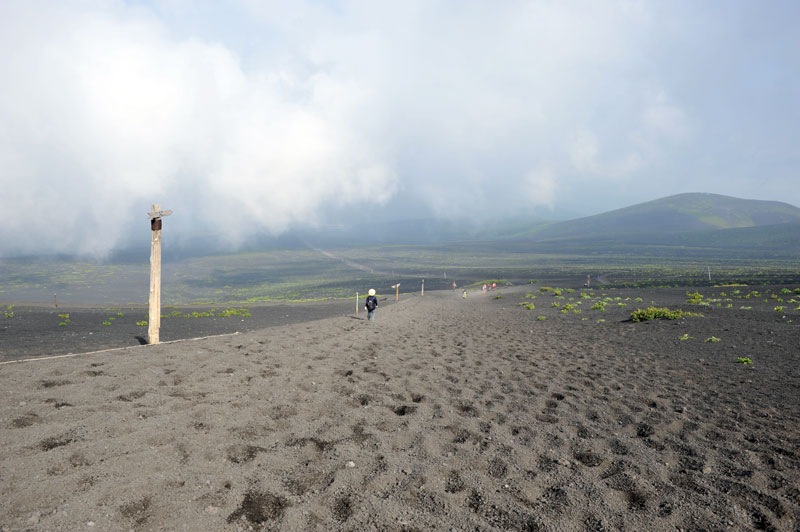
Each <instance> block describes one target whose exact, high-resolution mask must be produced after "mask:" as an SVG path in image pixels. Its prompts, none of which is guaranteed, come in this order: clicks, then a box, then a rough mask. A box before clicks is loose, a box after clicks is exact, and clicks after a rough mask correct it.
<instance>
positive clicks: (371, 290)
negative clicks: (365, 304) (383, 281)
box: [369, 288, 375, 296]
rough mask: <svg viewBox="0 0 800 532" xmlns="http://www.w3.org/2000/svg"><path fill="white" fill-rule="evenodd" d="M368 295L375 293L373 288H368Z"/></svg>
mask: <svg viewBox="0 0 800 532" xmlns="http://www.w3.org/2000/svg"><path fill="white" fill-rule="evenodd" d="M369 295H371V296H374V295H375V289H374V288H370V289H369Z"/></svg>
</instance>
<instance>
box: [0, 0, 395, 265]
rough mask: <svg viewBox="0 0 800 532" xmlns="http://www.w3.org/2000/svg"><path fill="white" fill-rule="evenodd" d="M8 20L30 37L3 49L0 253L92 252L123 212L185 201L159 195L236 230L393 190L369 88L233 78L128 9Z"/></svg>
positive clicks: (107, 241)
mask: <svg viewBox="0 0 800 532" xmlns="http://www.w3.org/2000/svg"><path fill="white" fill-rule="evenodd" d="M39 7H40V8H41V7H43V6H42V5H39ZM48 7H50V6H48ZM5 11H6V13H5V14H6V15H13V16H11V17H9V16H5V17H2V18H3V19H4V20H5V22H4V23H3V26H4V27H5V28H9V27H14V28H23V27H24V28H25V31H17V32H12V33H13V35H12V36H9V34H8V33H6V36H7V37H6V39H4V40H3V42H2V49H1V50H2V54H0V55H1V56H2V59H0V68H2V69H3V76H4V79H5V80H6V81H7V82H8V83H7V84H6V85H5V87H6V88H5V89H4V91H3V92H4V95H3V96H4V98H3V102H4V103H2V104H0V123H2V126H0V128H2V137H0V138H2V143H1V144H0V160H2V161H3V162H4V164H3V169H2V177H1V179H2V182H1V183H2V188H3V189H4V190H5V191H6V193H4V194H3V195H0V210H2V212H4V213H6V215H7V217H8V223H7V224H6V229H10V231H9V235H12V237H11V238H10V239H8V240H6V239H4V240H6V241H5V242H4V245H6V246H10V245H13V244H16V248H17V249H18V250H21V251H26V250H27V249H28V248H30V249H34V248H35V247H40V246H44V247H47V248H50V249H52V250H57V251H72V252H82V253H86V252H88V253H99V254H102V253H103V252H105V251H107V250H108V249H109V248H110V247H112V246H114V245H116V244H118V243H119V242H118V240H119V238H120V237H121V233H120V232H121V230H122V228H123V227H124V226H125V224H126V223H128V222H129V221H130V219H131V217H134V218H136V219H137V221H138V218H137V217H141V218H142V219H143V214H144V212H146V210H147V209H148V208H149V205H150V203H151V202H152V201H160V202H161V203H162V204H163V205H164V207H165V208H170V207H171V205H170V203H172V204H179V205H180V204H181V198H180V197H171V198H170V197H169V196H167V197H164V196H165V194H166V193H167V192H168V191H170V190H181V189H186V188H188V187H191V188H192V189H193V190H192V196H193V199H194V202H195V203H194V204H193V205H191V206H189V205H185V206H184V208H185V209H187V210H188V209H189V208H191V209H194V210H197V211H199V212H204V213H207V214H206V215H205V216H206V217H207V218H213V217H217V216H222V217H224V218H226V219H229V220H235V221H236V222H238V223H233V224H230V225H229V230H230V231H231V233H232V235H233V236H234V237H235V236H240V237H241V236H246V234H247V233H248V232H253V231H256V230H259V229H267V230H270V231H274V232H279V231H282V230H284V229H286V228H287V227H288V226H289V225H290V224H292V223H293V222H297V221H305V222H308V221H314V220H315V219H316V218H317V216H318V212H319V211H320V210H321V209H324V208H325V206H326V205H327V204H328V203H335V204H348V203H358V202H361V201H366V200H373V201H378V202H381V201H385V200H386V199H387V198H388V197H389V196H390V194H391V192H392V191H393V189H394V186H395V184H394V181H395V176H394V175H393V172H392V169H391V167H390V166H389V165H388V164H387V163H386V162H385V160H384V158H383V154H382V153H381V151H380V149H379V147H376V146H374V145H373V144H372V142H371V141H370V138H369V131H368V130H364V129H361V128H360V121H359V119H358V116H357V115H358V111H359V106H360V105H361V103H362V102H364V101H366V100H368V99H369V91H368V90H361V88H360V87H359V86H358V85H357V84H353V83H350V82H347V81H342V80H338V79H333V78H330V77H327V76H325V75H313V76H310V77H307V78H298V77H296V76H294V75H293V74H292V73H287V72H284V71H268V70H262V71H255V72H248V71H244V70H243V68H242V66H241V64H240V61H239V58H238V57H237V55H236V54H235V53H233V52H232V51H231V50H230V49H228V48H227V47H225V46H224V45H222V44H219V43H208V42H203V41H200V40H197V39H187V40H173V39H171V38H170V36H169V33H168V31H167V29H166V28H165V27H163V26H162V25H161V24H160V23H159V21H158V20H156V19H155V18H153V17H152V16H151V15H149V14H148V12H146V11H142V10H134V9H129V8H127V7H126V6H123V5H116V4H109V5H106V6H105V7H104V8H103V9H99V10H93V9H88V10H84V9H81V8H79V7H78V5H77V4H72V5H68V4H66V3H65V4H63V6H62V7H56V8H54V9H38V10H37V9H31V10H25V9H21V8H18V6H13V7H12V9H11V10H10V11H13V12H11V13H10V12H9V9H6V10H5ZM11 20H13V21H14V23H13V25H12V24H11V23H10V21H11ZM2 29H3V28H0V33H1V32H2ZM176 214H180V213H179V211H178V212H176ZM183 214H187V213H186V212H184V213H183ZM194 216H195V217H197V214H195V215H194ZM170 221H172V220H170ZM13 235H19V238H18V239H17V240H16V242H14V238H13ZM33 235H36V237H37V238H35V239H32V238H30V237H31V236H33ZM9 240H11V242H9Z"/></svg>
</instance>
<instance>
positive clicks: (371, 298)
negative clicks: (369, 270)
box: [364, 288, 378, 321]
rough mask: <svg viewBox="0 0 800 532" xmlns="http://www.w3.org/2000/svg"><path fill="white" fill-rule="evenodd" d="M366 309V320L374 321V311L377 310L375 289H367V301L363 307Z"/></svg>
mask: <svg viewBox="0 0 800 532" xmlns="http://www.w3.org/2000/svg"><path fill="white" fill-rule="evenodd" d="M364 308H365V309H367V319H368V320H370V321H374V320H375V309H376V308H378V298H377V297H375V289H374V288H370V289H369V295H368V296H367V301H366V303H365V306H364Z"/></svg>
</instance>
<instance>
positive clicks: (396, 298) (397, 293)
mask: <svg viewBox="0 0 800 532" xmlns="http://www.w3.org/2000/svg"><path fill="white" fill-rule="evenodd" d="M392 288H394V289H396V290H397V291H396V292H395V294H394V300H395V301H400V283H397V284H393V285H392Z"/></svg>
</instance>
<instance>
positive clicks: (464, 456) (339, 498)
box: [0, 287, 800, 532]
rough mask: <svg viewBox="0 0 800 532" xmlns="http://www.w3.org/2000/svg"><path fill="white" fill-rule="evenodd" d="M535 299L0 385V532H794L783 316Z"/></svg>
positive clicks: (233, 343)
mask: <svg viewBox="0 0 800 532" xmlns="http://www.w3.org/2000/svg"><path fill="white" fill-rule="evenodd" d="M533 288H535V287H518V288H515V289H504V290H502V292H503V297H502V299H495V297H496V295H497V294H496V293H490V294H487V295H480V294H475V293H472V294H471V295H470V297H469V298H468V299H467V300H462V299H461V297H460V294H456V293H452V292H437V293H426V295H425V297H424V298H420V297H418V296H417V297H410V296H407V297H405V298H404V299H401V301H400V303H399V304H395V305H383V306H381V307H379V309H378V315H377V321H376V322H374V323H368V322H366V321H364V320H355V319H353V318H352V317H349V316H344V315H340V316H337V317H333V318H328V319H323V320H319V321H313V322H305V323H295V324H291V325H281V326H277V327H273V328H270V329H264V330H261V329H260V330H254V331H250V332H245V333H242V334H238V335H236V336H223V337H216V338H209V339H204V340H197V341H186V342H177V343H172V344H163V345H158V346H141V347H133V348H130V349H124V350H119V351H112V352H106V353H99V354H94V355H82V356H77V357H71V358H60V359H51V360H38V361H33V362H22V363H10V364H4V365H0V390H2V395H0V408H2V419H0V446H2V449H3V452H2V456H0V529H2V530H3V531H6V532H9V531H12V530H90V529H94V530H159V529H165V530H251V529H252V530H333V529H340V530H398V531H399V530H405V531H411V530H451V529H452V530H549V531H557V530H681V529H682V530H798V527H800V490H799V489H798V486H799V485H800V429H798V420H799V419H800V401H798V396H800V395H799V394H800V390H799V389H798V388H800V375H799V374H798V373H799V372H800V369H799V368H800V366H799V365H798V363H800V349H799V348H798V338H800V311H795V310H793V309H794V308H796V307H797V306H798V304H797V303H793V304H789V303H784V304H783V305H784V307H785V309H786V310H785V311H784V312H776V311H774V310H773V308H774V307H775V306H776V305H777V303H776V302H775V301H774V300H772V299H770V298H769V296H768V295H767V296H763V297H759V298H751V299H749V300H739V299H735V298H732V301H730V302H728V301H725V299H726V298H725V297H721V296H716V297H715V298H718V299H720V300H721V301H720V302H719V303H720V304H721V305H723V307H717V306H716V303H712V306H711V307H710V308H697V307H695V306H692V305H688V304H686V303H685V299H686V296H685V290H686V289H663V290H634V289H632V290H618V291H613V290H605V291H603V293H605V294H607V297H611V298H612V299H613V298H616V297H619V298H620V301H612V302H609V303H607V308H608V310H607V311H605V312H601V311H593V310H590V309H589V307H590V306H591V303H592V302H593V301H588V300H587V302H584V303H583V304H582V305H580V306H578V305H577V301H579V299H578V297H577V296H578V292H577V291H576V292H575V293H573V294H567V293H564V297H565V299H563V300H558V299H555V298H554V297H553V296H552V295H545V294H540V293H539V292H538V291H537V292H535V293H536V294H537V297H536V299H535V300H533V302H534V303H535V304H536V309H535V310H532V311H531V310H526V309H524V308H522V307H521V306H519V305H518V303H520V302H523V301H529V300H526V299H524V298H523V296H524V294H525V291H526V290H528V289H533ZM756 289H757V290H759V291H760V292H761V294H762V295H763V294H767V293H768V290H769V289H768V288H766V287H757V288H756ZM732 290H733V289H729V288H724V289H719V288H714V289H710V288H706V289H701V290H700V291H701V293H703V294H704V295H705V296H706V298H707V299H708V298H711V297H712V296H711V294H712V293H716V294H719V293H720V292H721V291H726V292H730V291H732ZM739 290H741V291H743V292H749V291H750V290H751V289H750V288H739ZM773 291H776V289H773ZM598 295H599V294H598ZM570 297H572V298H574V301H572V302H571V303H573V304H575V305H576V308H580V309H581V310H582V312H581V313H580V314H575V313H573V312H571V311H570V312H569V313H568V314H561V313H559V309H557V308H555V307H552V306H551V305H552V303H553V302H554V301H555V302H558V303H562V304H563V303H565V302H570V301H569V298H570ZM636 297H641V298H642V299H643V300H644V301H643V302H642V303H641V304H636V303H635V302H634V301H633V298H636ZM764 297H767V298H768V299H769V301H767V302H766V303H765V302H763V298H764ZM783 297H785V299H787V300H788V299H789V298H792V297H798V296H794V295H791V296H789V295H787V296H783ZM627 298H630V300H626V299H627ZM650 301H655V303H656V304H657V305H659V306H669V307H672V308H677V307H680V308H683V309H685V310H697V311H700V312H702V313H703V314H704V315H705V317H703V318H686V319H681V320H675V321H654V322H646V323H632V322H629V321H626V320H627V317H628V315H629V314H630V312H631V310H633V309H634V308H636V307H637V306H642V307H643V306H647V305H648V304H649V302H650ZM617 303H625V304H626V305H627V306H626V307H625V308H620V307H614V306H612V305H615V304H617ZM728 304H731V305H732V308H725V306H726V305H728ZM740 306H751V307H752V308H751V309H749V310H747V309H740V308H739V307H740ZM345 312H348V311H347V310H345ZM540 315H542V316H546V318H547V319H546V320H544V321H539V320H537V319H536V318H537V316H540ZM581 318H587V319H586V320H584V321H582V319H581ZM600 319H603V320H605V321H604V322H600V323H598V320H600ZM254 321H255V320H254ZM684 334H688V335H689V336H691V337H694V339H690V340H679V338H680V337H681V336H682V335H684ZM712 336H714V337H717V338H720V341H719V342H714V343H707V342H705V340H706V339H707V338H710V337H712ZM737 357H749V358H751V359H752V360H753V364H752V365H742V364H739V363H737V362H736V359H737Z"/></svg>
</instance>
